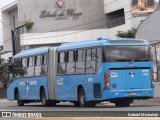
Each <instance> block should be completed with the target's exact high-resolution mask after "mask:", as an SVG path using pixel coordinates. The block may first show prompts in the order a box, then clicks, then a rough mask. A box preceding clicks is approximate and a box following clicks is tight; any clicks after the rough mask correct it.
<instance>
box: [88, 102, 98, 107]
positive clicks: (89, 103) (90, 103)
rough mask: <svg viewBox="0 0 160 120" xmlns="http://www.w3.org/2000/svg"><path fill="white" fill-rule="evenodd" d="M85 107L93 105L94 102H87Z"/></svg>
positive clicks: (94, 104)
mask: <svg viewBox="0 0 160 120" xmlns="http://www.w3.org/2000/svg"><path fill="white" fill-rule="evenodd" d="M86 104H87V107H95V106H96V103H95V102H87V103H86Z"/></svg>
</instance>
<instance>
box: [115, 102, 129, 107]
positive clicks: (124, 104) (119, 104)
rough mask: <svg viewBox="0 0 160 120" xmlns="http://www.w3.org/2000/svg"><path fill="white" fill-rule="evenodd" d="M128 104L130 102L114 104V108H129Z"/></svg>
mask: <svg viewBox="0 0 160 120" xmlns="http://www.w3.org/2000/svg"><path fill="white" fill-rule="evenodd" d="M130 104H131V103H130V102H115V106H116V107H129V106H130Z"/></svg>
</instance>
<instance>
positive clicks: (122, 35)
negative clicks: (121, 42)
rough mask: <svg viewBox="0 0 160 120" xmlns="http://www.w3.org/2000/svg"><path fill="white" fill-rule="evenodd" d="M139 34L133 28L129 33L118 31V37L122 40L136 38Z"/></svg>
mask: <svg viewBox="0 0 160 120" xmlns="http://www.w3.org/2000/svg"><path fill="white" fill-rule="evenodd" d="M136 33H137V29H136V28H131V29H129V30H128V31H127V32H124V31H118V32H117V34H116V36H117V37H120V38H135V37H136Z"/></svg>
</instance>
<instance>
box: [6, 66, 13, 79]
mask: <svg viewBox="0 0 160 120" xmlns="http://www.w3.org/2000/svg"><path fill="white" fill-rule="evenodd" d="M7 74H8V77H9V80H12V79H13V66H12V65H9V66H8V69H7Z"/></svg>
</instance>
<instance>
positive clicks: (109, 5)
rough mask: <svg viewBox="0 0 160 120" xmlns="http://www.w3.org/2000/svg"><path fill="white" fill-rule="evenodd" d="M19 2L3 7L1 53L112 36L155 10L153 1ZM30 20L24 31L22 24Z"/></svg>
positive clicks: (29, 0) (137, 22)
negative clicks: (29, 28) (30, 26)
mask: <svg viewBox="0 0 160 120" xmlns="http://www.w3.org/2000/svg"><path fill="white" fill-rule="evenodd" d="M142 1H145V0H125V1H124V0H18V1H15V2H14V3H12V4H9V5H7V6H6V7H4V8H2V17H3V19H2V20H3V21H4V22H5V24H7V25H8V26H10V27H11V28H10V29H9V28H7V27H6V26H5V25H3V28H5V29H4V31H3V35H4V42H3V45H4V51H12V53H13V54H15V53H18V52H19V51H20V50H22V49H30V48H34V47H39V46H44V45H52V46H57V45H60V44H61V43H63V42H71V41H80V40H91V39H97V38H99V37H103V36H106V37H115V35H116V34H117V31H127V30H128V29H130V28H133V27H135V28H136V27H137V26H138V25H139V23H140V22H141V21H142V20H144V19H146V17H147V16H148V15H149V14H150V13H151V12H153V10H154V7H155V6H154V5H155V4H154V0H150V1H151V2H144V4H143V3H142ZM29 20H30V21H33V23H34V25H33V27H32V29H31V30H26V28H25V26H24V24H25V21H29Z"/></svg>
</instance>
